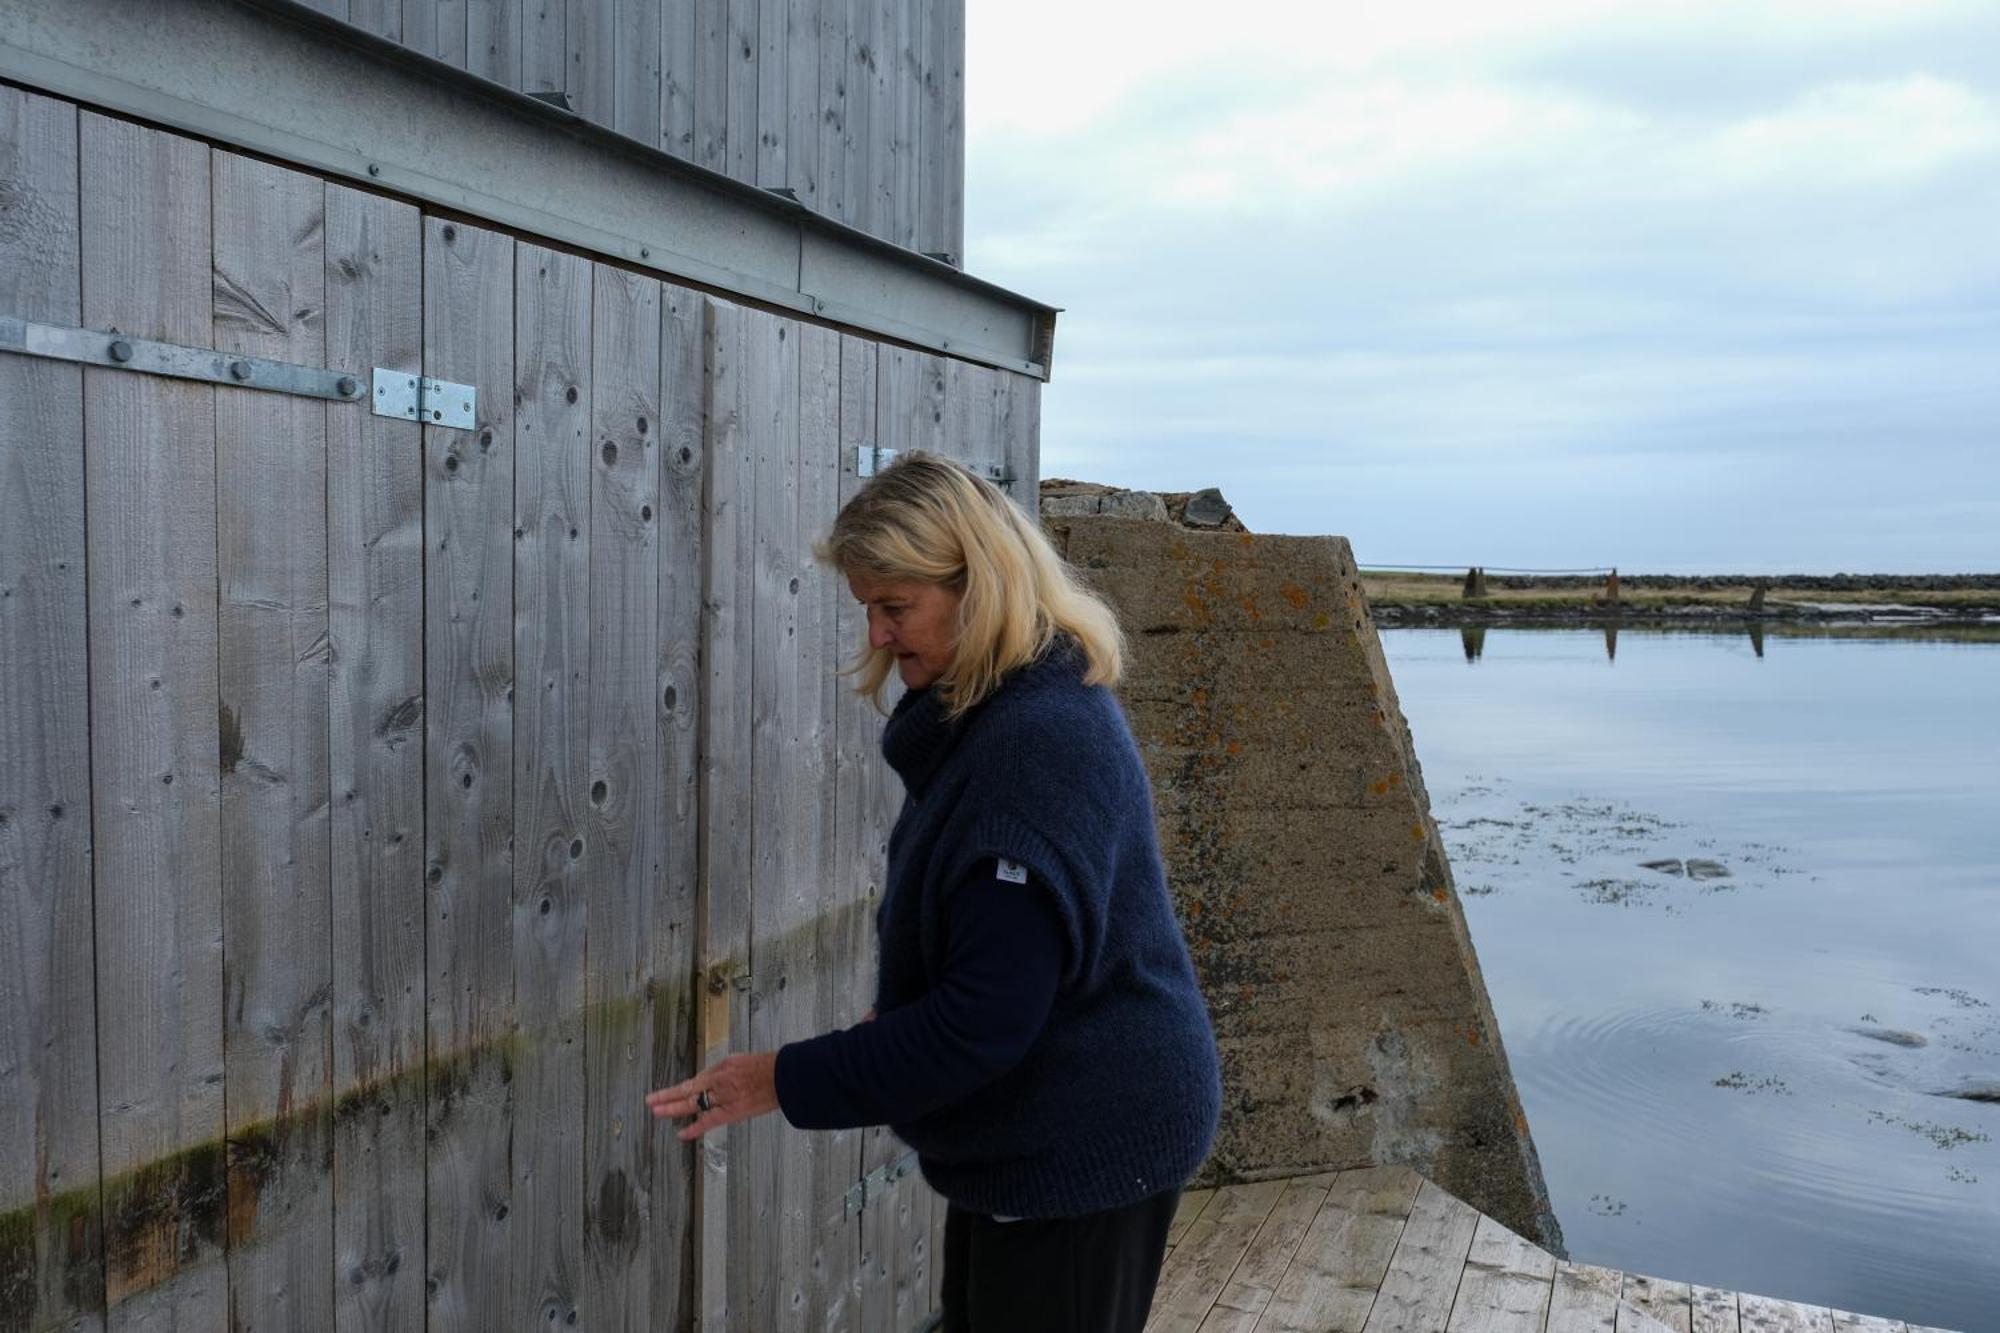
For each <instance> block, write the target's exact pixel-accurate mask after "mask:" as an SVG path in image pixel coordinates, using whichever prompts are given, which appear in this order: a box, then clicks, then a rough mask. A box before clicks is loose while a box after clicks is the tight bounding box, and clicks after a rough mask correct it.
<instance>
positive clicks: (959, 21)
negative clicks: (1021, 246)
mask: <svg viewBox="0 0 2000 1333" xmlns="http://www.w3.org/2000/svg"><path fill="white" fill-rule="evenodd" d="M310 3H311V4H312V5H313V7H314V8H315V9H319V10H322V11H324V12H325V13H328V14H330V15H332V16H333V17H335V18H339V19H343V20H345V21H346V22H348V23H351V24H353V25H354V26H356V27H358V28H362V29H364V30H366V31H368V32H371V33H375V34H377V35H379V36H383V37H387V38H390V39H391V40H394V41H397V42H400V43H402V44H403V45H405V46H408V47H410V48H412V49H413V50H417V51H421V52H423V53H424V54H425V55H430V56H435V57H437V58H438V59H441V60H445V61H448V62H450V63H451V64H453V65H456V66H458V67H459V68H460V69H465V70H468V71H470V72H472V73H474V74H478V75H481V76H482V77H484V78H488V79H492V80H494V81H495V82H497V83H502V84H505V85H506V86H507V87H510V88H514V89H517V90H519V91H522V92H529V93H561V94H563V95H564V96H565V97H566V98H567V100H568V104H569V106H570V107H571V109H573V110H574V111H575V112H576V113H577V114H578V115H580V116H582V117H584V118H585V119H586V120H589V121H592V122H594V123H596V124H599V125H603V126H606V127H608V128H611V129H614V130H616V131H618V132H619V133H621V134H624V135H628V136H630V137H631V138H634V139H637V140H639V141H640V142H642V143H645V144H648V145H650V146H652V147H656V148H660V149H663V150H664V151H666V152H669V153H672V154H674V155H675V156H677V157H682V158H686V159H687V160H689V161H691V162H696V163H699V164H700V165H702V166H705V167H709V168H712V169H713V170H716V171H720V172H723V173H724V174H726V175H729V176H732V177H734V178H735V179H737V180H740V181H744V182H747V183H749V184H752V185H757V186H762V187H765V188H768V189H788V190H791V191H792V192H793V193H794V195H795V196H796V197H797V198H798V200H799V202H800V203H802V204H804V205H805V206H806V207H808V208H812V209H816V210H817V211H819V212H821V213H823V214H825V215H826V216H828V217H831V218H836V219H838V220H839V221H841V222H845V223H848V224H849V225H851V226H854V227H858V228H860V229H861V230H863V231H866V232H868V233H870V234H871V235H875V236H880V237H882V238H884V239H885V240H889V241H893V242H895V243H896V244H898V245H901V246H903V247H905V248H907V249H913V250H918V251H921V252H924V253H930V254H947V255H949V256H951V262H952V263H954V264H961V265H962V256H963V255H964V252H965V215H964V193H965V191H964V180H965V167H964V163H965V110H964V109H965V73H964V71H965V0H310Z"/></svg>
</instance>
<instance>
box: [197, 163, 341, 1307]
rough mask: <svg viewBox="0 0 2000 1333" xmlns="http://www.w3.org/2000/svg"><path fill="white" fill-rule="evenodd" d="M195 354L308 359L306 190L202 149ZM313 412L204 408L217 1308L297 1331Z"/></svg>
mask: <svg viewBox="0 0 2000 1333" xmlns="http://www.w3.org/2000/svg"><path fill="white" fill-rule="evenodd" d="M213 188H214V195H213V198H214V216H215V258H214V264H215V273H214V302H215V312H214V323H215V334H214V337H215V342H214V346H215V347H216V348H217V349H218V350H220V351H223V352H240V353H244V354H246V355H251V356H263V357H270V358H273V359H275V360H279V361H289V362H293V363H295V364H300V365H311V366H318V365H324V364H325V362H326V329H325V322H324V315H325V305H326V300H325V284H326V255H325V228H326V186H325V184H324V183H323V182H322V181H321V180H320V179H319V178H318V177H317V176H306V175H302V174H300V173H298V172H295V171H287V170H285V169H283V168H281V167H275V166H270V165H268V164H266V163H262V162H254V161H252V160H250V159H248V158H244V157H239V156H237V155H235V154H233V153H223V152H217V153H215V154H214V157H213ZM326 419H327V405H326V404H325V403H324V402H321V401H318V400H316V399H311V398H299V397H294V396H292V395H289V394H275V393H262V392H257V391H253V390H248V389H222V390H219V391H217V393H216V402H215V456H216V475H217V481H218V485H217V488H216V500H217V515H216V524H217V546H218V553H217V562H218V563H217V574H218V577H219V580H220V583H219V587H218V592H217V602H218V610H217V616H218V623H217V632H218V639H219V645H220V657H221V667H220V685H221V704H220V711H219V717H220V726H221V731H222V735H221V741H222V774H221V782H222V932H223V988H224V990H223V1003H224V1009H223V1061H224V1068H225V1071H226V1078H225V1081H224V1085H223V1104H224V1106H225V1108H226V1111H227V1124H228V1134H229V1152H228V1170H229V1217H230V1229H229V1245H230V1250H229V1292H230V1300H229V1306H230V1311H231V1318H232V1319H233V1320H235V1321H236V1322H237V1323H238V1324H239V1325H240V1326H241V1327H245V1328H286V1327H294V1328H296V1327H302V1326H304V1325H306V1324H310V1323H313V1322H315V1321H317V1320H319V1319H320V1318H322V1317H323V1315H324V1313H325V1312H326V1310H327V1309H329V1308H330V1307H331V1305H332V1304H333V1290H332V1286H331V1281H332V1277H333V1180H332V1175H331V1172H330V1170H329V1167H330V1165H331V1163H330V1162H329V1160H328V1157H329V1154H330V1152H331V1149H332V1140H331V1132H332V1121H331V1116H332V1109H333V1106H332V1090H333V1071H332V1049H331V1043H332V1013H331V1009H330V1005H331V1003H332V989H333V988H332V966H333V960H332V938H331V932H332V902H331V898H330V892H331V884H330V882H329V878H328V877H329V873H330V866H329V857H330V851H329V847H328V842H327V838H328V824H327V725H326V718H327V677H326V672H327V655H326V654H327V567H326V473H327V458H326Z"/></svg>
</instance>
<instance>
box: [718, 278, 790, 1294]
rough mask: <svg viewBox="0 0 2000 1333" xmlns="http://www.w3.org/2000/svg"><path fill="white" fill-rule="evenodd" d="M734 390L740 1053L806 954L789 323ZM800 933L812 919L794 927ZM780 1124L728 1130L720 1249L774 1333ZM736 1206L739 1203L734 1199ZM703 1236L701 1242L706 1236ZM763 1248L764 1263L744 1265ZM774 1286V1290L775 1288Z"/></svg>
mask: <svg viewBox="0 0 2000 1333" xmlns="http://www.w3.org/2000/svg"><path fill="white" fill-rule="evenodd" d="M744 325H745V338H744V347H745V353H746V361H745V366H744V375H743V378H742V381H741V384H742V386H743V390H744V394H745V401H746V404H747V408H748V410H747V412H746V414H745V433H744V434H745V443H746V444H747V446H748V448H749V451H750V453H751V456H752V458H753V460H754V462H753V468H754V472H753V474H752V482H751V484H752V485H753V486H754V487H755V500H754V504H753V508H754V511H755V520H754V525H753V526H754V530H755V539H754V545H753V547H752V553H751V559H752V565H753V570H754V574H753V577H752V579H751V583H750V603H749V605H750V615H751V621H752V629H751V636H750V643H751V647H750V671H749V676H748V679H747V680H745V678H744V677H743V676H741V675H739V676H738V677H737V680H736V687H737V688H738V689H743V688H744V687H745V686H746V685H747V686H748V693H749V697H750V774H749V776H750V785H749V786H748V787H746V788H745V789H743V790H742V791H740V792H738V793H737V794H736V799H737V800H740V801H743V802H745V803H746V804H748V805H749V807H750V820H751V823H750V832H751V856H750V880H749V882H748V883H747V884H745V885H742V886H741V887H740V888H739V890H738V891H739V892H741V893H743V894H744V895H745V896H746V897H747V898H748V899H749V905H750V977H749V981H750V991H749V994H750V1013H749V1018H750V1027H749V1030H748V1032H747V1033H746V1034H745V1035H746V1036H747V1042H745V1043H743V1044H741V1049H744V1050H752V1051H765V1050H771V1049H773V1048H774V1047H775V1046H776V1044H777V1043H778V1040H779V1039H780V1028H779V1026H778V1023H777V1022H776V1021H774V1020H776V1019H778V1018H779V1015H778V1014H777V1013H776V1012H775V1011H776V1010H777V1009H778V1006H779V1003H780V1001H781V999H783V998H786V997H784V995H783V992H784V991H785V990H787V989H788V988H789V984H790V982H791V981H792V980H793V979H794V976H793V974H794V973H795V972H797V971H800V970H802V969H803V967H805V966H809V959H803V958H800V957H799V956H798V940H799V934H800V925H799V921H798V918H799V915H800V908H799V904H798V901H797V898H796V894H797V893H798V891H799V890H801V889H804V888H806V887H808V886H807V885H805V884H803V883H797V882H795V880H796V879H797V876H796V875H795V870H796V869H797V868H796V867H795V866H794V864H793V861H792V856H791V850H792V849H791V846H790V841H791V840H790V837H789V829H790V826H791V825H792V823H793V821H795V820H798V819H800V818H802V817H804V815H805V813H806V812H802V811H799V810H798V809H797V808H796V803H797V802H798V800H799V799H800V795H801V793H800V792H799V791H798V789H797V787H796V782H797V780H798V769H799V760H798V745H797V744H796V742H797V739H798V738H797V737H796V736H795V735H794V734H793V726H794V724H795V722H796V720H797V719H798V717H799V712H800V708H799V694H800V681H799V661H798V642H797V636H798V624H797V604H798V598H799V593H800V591H801V590H802V588H803V584H802V583H801V581H800V574H801V571H800V568H799V561H798V558H797V556H798V545H797V543H798V527H799V523H798V444H799V340H798V325H797V324H796V323H795V322H793V321H791V320H788V319H779V318H777V317H775V316H772V315H766V314H762V313H746V314H745V316H744ZM804 933H805V934H806V935H807V936H808V937H810V935H811V925H810V918H809V917H808V918H807V922H806V925H805V928H804ZM782 1128H783V1127H782V1125H781V1123H780V1120H779V1117H776V1116H765V1117H760V1118H759V1119H757V1120H753V1121H749V1122H746V1123H745V1124H742V1125H737V1126H734V1127H732V1128H731V1130H730V1133H731V1134H732V1135H733V1136H735V1137H734V1142H733V1143H732V1145H731V1146H732V1148H733V1149H734V1150H735V1151H736V1153H738V1154H739V1156H738V1158H737V1164H738V1165H737V1170H738V1173H739V1179H743V1175H744V1172H743V1168H744V1167H745V1166H747V1167H748V1168H749V1171H748V1173H747V1180H744V1183H745V1184H746V1185H747V1187H748V1188H747V1189H745V1190H743V1191H741V1192H738V1191H734V1190H732V1192H731V1203H732V1205H733V1206H735V1207H736V1211H734V1212H733V1213H732V1215H731V1217H730V1234H729V1237H728V1244H729V1253H730V1255H731V1256H732V1258H733V1260H734V1262H733V1264H732V1266H731V1278H732V1285H733V1286H734V1288H735V1289H734V1290H733V1291H732V1294H731V1297H730V1300H731V1307H732V1313H733V1314H734V1316H735V1317H736V1318H737V1319H738V1320H743V1321H745V1322H746V1324H747V1326H748V1327H753V1328H760V1329H761V1328H775V1327H776V1321H777V1318H778V1311H779V1307H780V1305H781V1303H783V1302H785V1301H786V1300H788V1299H789V1296H790V1295H791V1292H790V1290H789V1287H790V1284H791V1282H792V1281H793V1280H794V1276H795V1275H794V1274H793V1273H791V1272H789V1271H782V1272H781V1271H780V1270H781V1265H782V1263H783V1259H784V1258H785V1257H789V1256H788V1252H787V1247H786V1241H787V1240H788V1239H789V1240H790V1241H791V1242H792V1252H791V1253H792V1255H798V1254H800V1253H801V1252H802V1250H803V1246H802V1245H801V1244H799V1234H798V1230H799V1228H798V1219H797V1218H796V1217H795V1216H794V1213H795V1210H797V1209H798V1206H799V1200H798V1198H797V1186H798V1184H800V1183H802V1182H796V1181H794V1180H793V1179H792V1178H791V1177H790V1176H789V1174H788V1172H789V1171H790V1170H793V1169H797V1168H798V1167H800V1166H802V1165H803V1162H802V1159H801V1158H800V1157H799V1153H800V1149H799V1147H798V1146H797V1145H794V1144H791V1143H788V1142H786V1136H785V1134H783V1133H781V1132H780V1131H781V1129H782ZM739 1201H740V1203H739ZM705 1239H706V1238H705ZM759 1251H761V1257H762V1262H756V1261H749V1262H746V1258H747V1256H749V1255H751V1254H753V1253H757V1252H759ZM781 1283H783V1284H784V1285H782V1286H781Z"/></svg>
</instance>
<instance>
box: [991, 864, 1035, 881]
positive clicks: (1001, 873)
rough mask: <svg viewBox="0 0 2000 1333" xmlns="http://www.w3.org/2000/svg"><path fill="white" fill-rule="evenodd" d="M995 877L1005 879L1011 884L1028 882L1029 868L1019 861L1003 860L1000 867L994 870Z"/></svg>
mask: <svg viewBox="0 0 2000 1333" xmlns="http://www.w3.org/2000/svg"><path fill="white" fill-rule="evenodd" d="M993 877H994V878H995V879H1004V880H1006V881H1007V882H1008V883H1009V884H1026V883H1027V882H1028V868H1027V867H1026V866H1024V865H1022V864H1020V863H1019V862H1018V861H1002V862H1000V864H999V867H998V868H997V869H995V870H994V872H993Z"/></svg>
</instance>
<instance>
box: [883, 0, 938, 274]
mask: <svg viewBox="0 0 2000 1333" xmlns="http://www.w3.org/2000/svg"><path fill="white" fill-rule="evenodd" d="M883 3H884V12H883V15H882V31H881V32H880V33H879V34H878V40H880V42H881V43H882V54H881V58H883V59H885V60H886V61H887V68H886V70H885V73H886V75H887V78H888V87H887V89H886V95H887V97H888V100H889V105H888V107H887V108H886V109H887V110H888V112H889V138H888V152H889V158H888V162H887V163H886V164H885V165H886V171H885V172H884V174H883V176H882V189H883V198H882V212H881V214H880V216H878V218H877V219H876V227H875V233H876V234H877V235H878V236H881V237H883V238H884V239H886V240H889V241H893V242H895V243H896V244H897V245H901V246H905V247H909V248H914V247H915V245H916V240H917V204H918V201H917V189H918V170H917V153H918V148H919V145H918V142H917V136H918V132H919V131H918V126H919V122H920V121H921V119H922V115H923V82H924V74H923V67H924V41H925V35H924V34H925V29H926V27H927V18H928V13H929V6H928V5H922V4H910V3H909V2H908V0H883Z"/></svg>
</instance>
